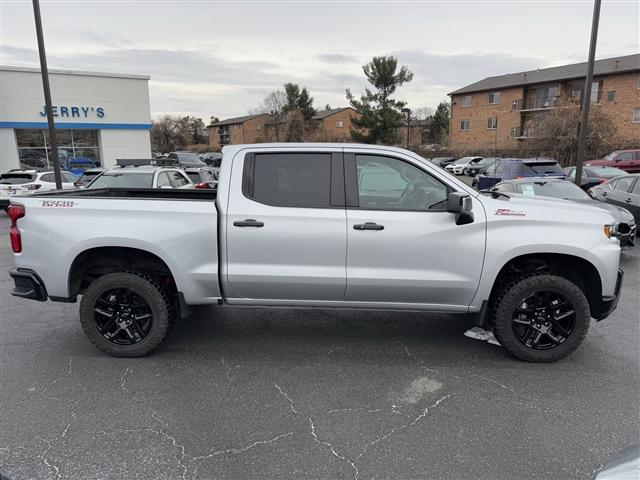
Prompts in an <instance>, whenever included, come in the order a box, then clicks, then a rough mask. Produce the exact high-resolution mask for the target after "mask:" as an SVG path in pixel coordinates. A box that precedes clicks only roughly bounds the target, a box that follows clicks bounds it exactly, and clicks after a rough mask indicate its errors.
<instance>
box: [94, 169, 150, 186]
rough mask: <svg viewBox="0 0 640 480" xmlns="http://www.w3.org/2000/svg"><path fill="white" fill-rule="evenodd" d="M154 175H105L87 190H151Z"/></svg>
mask: <svg viewBox="0 0 640 480" xmlns="http://www.w3.org/2000/svg"><path fill="white" fill-rule="evenodd" d="M152 186H153V173H126V174H125V173H103V174H102V175H100V176H99V177H98V178H96V179H95V180H94V181H93V182H91V185H89V186H88V187H87V188H151V187H152Z"/></svg>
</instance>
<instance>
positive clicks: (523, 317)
mask: <svg viewBox="0 0 640 480" xmlns="http://www.w3.org/2000/svg"><path fill="white" fill-rule="evenodd" d="M491 312H492V313H491V317H492V318H491V320H492V323H493V333H494V335H495V336H496V339H497V340H498V341H499V342H500V343H501V344H502V346H503V347H504V348H505V349H506V350H507V351H508V352H509V353H510V354H512V355H514V356H516V357H517V358H519V359H521V360H524V361H527V362H538V363H549V362H555V361H558V360H560V359H561V358H564V357H566V356H567V355H569V354H571V353H572V352H574V351H575V350H576V349H577V348H578V347H579V346H580V344H581V343H582V342H583V340H584V338H585V336H586V335H587V332H588V331H589V324H590V323H591V311H590V308H589V302H588V301H587V298H586V296H585V294H584V292H583V291H582V290H581V289H580V287H579V286H578V285H576V284H575V283H574V282H573V281H571V280H569V279H567V278H564V277H561V276H558V275H554V274H551V273H538V274H533V275H530V276H524V277H521V278H519V279H518V278H516V279H513V281H512V282H511V283H509V284H507V285H505V286H503V287H502V288H501V289H500V291H498V292H496V298H495V299H494V300H493V306H492V307H491Z"/></svg>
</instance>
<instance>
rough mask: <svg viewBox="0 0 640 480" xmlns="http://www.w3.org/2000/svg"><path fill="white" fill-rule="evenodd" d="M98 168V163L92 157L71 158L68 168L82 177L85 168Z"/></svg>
mask: <svg viewBox="0 0 640 480" xmlns="http://www.w3.org/2000/svg"><path fill="white" fill-rule="evenodd" d="M91 168H96V164H95V162H94V161H93V160H91V159H90V158H72V159H70V160H69V164H68V168H67V170H69V171H70V172H71V173H73V174H74V175H75V176H76V177H80V176H81V175H82V174H83V173H84V171H85V170H89V169H91Z"/></svg>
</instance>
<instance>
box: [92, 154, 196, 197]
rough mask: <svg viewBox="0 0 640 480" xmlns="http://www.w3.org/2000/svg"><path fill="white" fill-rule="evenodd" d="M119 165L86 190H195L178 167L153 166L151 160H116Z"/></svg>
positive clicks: (97, 178) (103, 174) (106, 171)
mask: <svg viewBox="0 0 640 480" xmlns="http://www.w3.org/2000/svg"><path fill="white" fill-rule="evenodd" d="M116 163H117V165H116V166H115V167H112V168H110V169H109V170H105V171H104V172H103V173H102V174H100V175H98V176H97V177H96V178H95V179H94V180H93V181H91V183H89V185H87V187H86V190H95V189H98V188H194V185H193V183H192V182H191V180H190V179H189V177H188V176H187V174H186V173H184V172H183V171H182V170H181V169H180V168H178V167H176V166H169V167H162V166H157V165H151V164H150V160H144V159H140V160H138V159H135V160H116Z"/></svg>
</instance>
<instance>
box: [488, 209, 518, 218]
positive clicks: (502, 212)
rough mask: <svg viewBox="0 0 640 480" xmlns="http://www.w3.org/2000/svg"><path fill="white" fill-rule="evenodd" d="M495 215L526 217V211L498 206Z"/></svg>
mask: <svg viewBox="0 0 640 480" xmlns="http://www.w3.org/2000/svg"><path fill="white" fill-rule="evenodd" d="M494 215H503V216H514V217H524V216H525V215H526V213H525V211H524V210H512V209H510V208H496V211H495V213H494Z"/></svg>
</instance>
